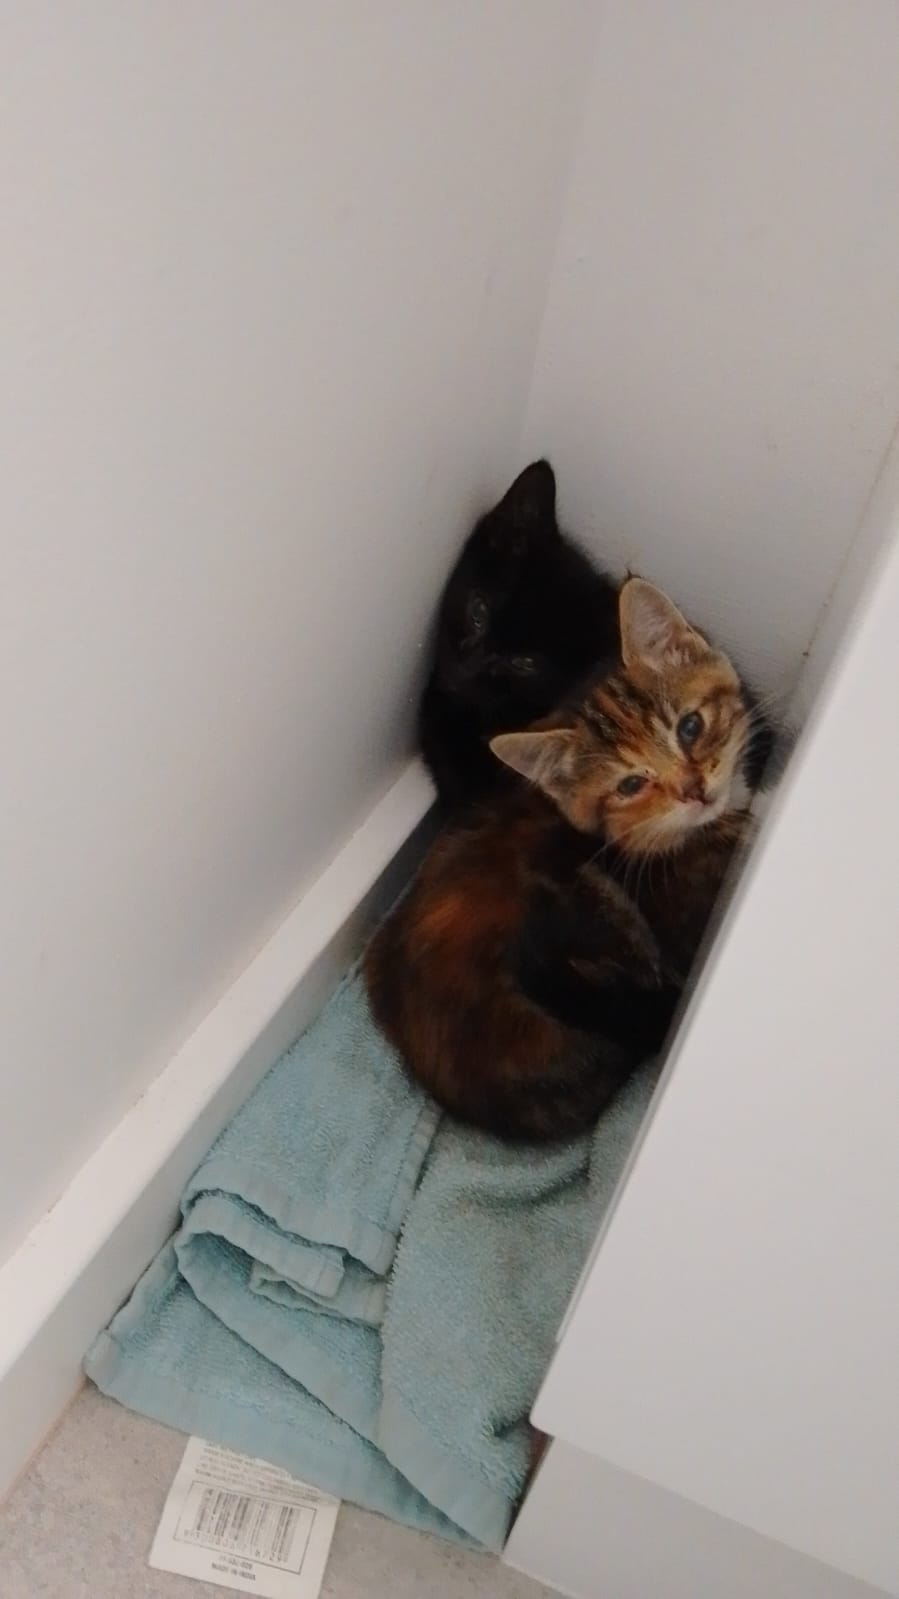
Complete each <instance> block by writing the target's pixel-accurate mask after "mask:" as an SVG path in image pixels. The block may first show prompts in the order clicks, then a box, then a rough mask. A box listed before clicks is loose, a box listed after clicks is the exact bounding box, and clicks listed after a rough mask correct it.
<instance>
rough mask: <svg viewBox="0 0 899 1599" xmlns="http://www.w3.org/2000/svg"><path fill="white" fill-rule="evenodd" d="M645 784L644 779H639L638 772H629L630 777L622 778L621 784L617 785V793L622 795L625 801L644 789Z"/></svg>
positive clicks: (645, 780)
mask: <svg viewBox="0 0 899 1599" xmlns="http://www.w3.org/2000/svg"><path fill="white" fill-rule="evenodd" d="M646 783H647V779H646V778H645V777H641V775H640V773H639V772H631V775H630V777H623V778H622V779H621V782H620V783H619V784H618V792H619V794H623V795H624V797H625V799H629V798H630V796H631V795H632V794H639V792H640V790H641V788H645V787H646Z"/></svg>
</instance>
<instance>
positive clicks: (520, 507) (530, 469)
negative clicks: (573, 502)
mask: <svg viewBox="0 0 899 1599" xmlns="http://www.w3.org/2000/svg"><path fill="white" fill-rule="evenodd" d="M497 510H498V511H501V512H502V514H503V517H504V518H507V519H508V520H509V521H510V522H512V523H513V524H514V525H515V526H516V527H532V526H533V527H537V526H541V527H542V526H546V525H547V524H548V525H549V526H551V527H555V523H556V474H555V472H554V471H553V469H552V467H551V466H550V464H549V462H548V461H532V462H531V464H530V466H526V467H525V469H524V471H523V472H520V473H519V474H518V477H517V478H516V479H515V482H514V483H513V484H512V487H511V488H510V489H508V490H507V491H506V493H505V494H504V495H503V498H502V499H501V500H500V502H499V505H498V506H497Z"/></svg>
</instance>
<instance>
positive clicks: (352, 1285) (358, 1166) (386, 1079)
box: [178, 970, 438, 1326]
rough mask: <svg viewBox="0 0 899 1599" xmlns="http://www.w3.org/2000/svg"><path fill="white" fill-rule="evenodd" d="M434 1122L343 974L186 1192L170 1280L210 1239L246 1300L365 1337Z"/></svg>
mask: <svg viewBox="0 0 899 1599" xmlns="http://www.w3.org/2000/svg"><path fill="white" fill-rule="evenodd" d="M437 1119H438V1112H437V1110H436V1107H435V1106H434V1104H433V1102H432V1101H431V1100H429V1099H428V1098H427V1097H426V1095H425V1094H424V1093H423V1092H422V1091H421V1089H419V1088H418V1087H416V1086H415V1085H414V1084H413V1083H411V1082H410V1081H409V1079H408V1078H407V1077H406V1076H405V1074H404V1073H403V1072H402V1071H400V1070H398V1068H397V1063H396V1058H395V1056H394V1054H393V1052H392V1050H391V1049H390V1048H389V1047H388V1045H387V1044H386V1042H385V1040H384V1038H383V1037H382V1035H381V1033H380V1032H379V1031H378V1029H377V1027H376V1026H375V1023H374V1021H373V1020H372V1016H371V1012H370V1011H369V1008H368V1003H367V999H366V996H365V989H364V982H363V978H362V976H361V973H360V972H359V971H358V970H354V971H353V972H351V973H350V974H349V976H348V977H347V978H345V980H344V982H343V983H342V984H341V986H340V987H339V988H338V990H337V992H336V993H335V994H334V996H333V997H332V999H331V1000H330V1002H329V1003H328V1005H326V1006H325V1009H324V1010H323V1011H322V1013H321V1015H320V1016H319V1017H318V1018H317V1020H316V1021H315V1022H313V1023H312V1025H311V1027H309V1028H308V1029H307V1031H306V1032H305V1033H304V1034H303V1035H302V1037H301V1038H300V1039H298V1041H297V1042H296V1043H295V1044H294V1045H293V1046H292V1047H291V1048H290V1049H288V1050H287V1051H286V1052H285V1053H284V1055H282V1057H281V1059H280V1060H279V1061H278V1062H277V1063H276V1065H274V1066H273V1067H272V1069H271V1071H270V1072H269V1073H268V1074H267V1076H266V1077H265V1078H264V1079H263V1081H262V1082H261V1083H260V1085H259V1087H258V1088H257V1090H256V1092H255V1093H254V1094H252V1095H251V1096H250V1098H249V1099H248V1101H247V1103H246V1104H245V1105H244V1107H243V1109H242V1110H240V1111H239V1112H238V1114H237V1115H236V1116H235V1118H234V1120H233V1122H231V1124H230V1126H228V1127H226V1129H225V1131H224V1132H223V1133H222V1134H221V1136H220V1138H219V1139H218V1140H217V1142H216V1143H215V1144H214V1145H213V1147H212V1149H211V1150H210V1151H209V1154H208V1155H207V1156H206V1158H205V1160H204V1161H203V1163H202V1165H201V1166H200V1167H199V1169H198V1170H197V1172H196V1173H195V1175H194V1176H193V1177H192V1178H191V1181H190V1182H189V1183H188V1185H187V1189H186V1191H185V1194H184V1198H183V1200H182V1213H183V1215H184V1218H185V1224H184V1227H183V1228H182V1231H181V1234H180V1235H179V1246H178V1247H179V1259H180V1261H181V1265H182V1270H184V1266H185V1261H186V1260H187V1259H189V1257H190V1251H191V1246H192V1242H193V1240H194V1239H195V1238H200V1239H203V1238H210V1237H212V1238H221V1239H223V1240H224V1241H225V1242H227V1243H230V1244H232V1245H234V1247H235V1248H237V1249H239V1250H241V1251H242V1252H243V1253H244V1254H245V1255H247V1256H248V1257H249V1259H250V1261H251V1262H252V1266H251V1270H250V1283H249V1286H250V1287H251V1289H252V1290H253V1292H254V1293H255V1294H258V1295H260V1296H262V1297H264V1298H268V1299H271V1300H273V1301H274V1302H275V1303H276V1304H280V1305H286V1306H291V1307H298V1308H304V1309H309V1308H310V1307H311V1308H314V1309H317V1310H321V1311H327V1312H329V1313H330V1314H331V1315H335V1316H340V1317H345V1318H349V1319H350V1320H353V1321H362V1322H366V1323H368V1324H370V1325H372V1326H376V1325H377V1324H378V1323H379V1322H380V1320H381V1317H382V1315H383V1311H384V1295H385V1290H386V1275H387V1273H388V1272H389V1270H390V1267H391V1265H392V1264H393V1257H394V1254H395V1251H396V1245H397V1239H398V1237H399V1231H400V1227H401V1226H402V1223H403V1220H404V1218H405V1215H406V1211H407V1210H408V1208H409V1201H410V1199H411V1198H412V1194H413V1191H414V1189H415V1185H416V1183H417V1181H418V1177H419V1173H420V1171H421V1165H422V1161H423V1160H424V1157H425V1155H426V1154H427V1151H428V1148H429V1146H430V1143H431V1139H432V1138H433V1136H434V1129H435V1127H436V1125H437ZM185 1275H187V1273H185Z"/></svg>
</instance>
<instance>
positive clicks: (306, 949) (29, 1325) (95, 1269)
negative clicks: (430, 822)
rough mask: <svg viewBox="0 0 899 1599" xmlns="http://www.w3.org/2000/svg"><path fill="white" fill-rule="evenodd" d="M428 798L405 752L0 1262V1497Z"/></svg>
mask: <svg viewBox="0 0 899 1599" xmlns="http://www.w3.org/2000/svg"><path fill="white" fill-rule="evenodd" d="M433 799H434V790H433V786H432V784H431V781H430V778H429V777H428V775H427V773H426V771H425V769H424V767H423V765H422V763H421V762H420V761H419V760H417V759H416V760H413V761H411V762H410V763H409V765H408V766H407V767H406V768H405V770H404V771H403V772H402V774H401V776H400V777H399V778H398V780H397V781H396V782H395V783H394V785H393V787H392V788H391V789H390V790H389V791H388V793H387V794H386V795H385V796H384V798H383V799H382V800H380V802H379V803H378V804H377V805H376V806H375V807H374V809H373V810H372V811H371V813H370V814H369V816H368V817H367V818H366V820H365V822H364V823H363V824H362V826H361V827H360V828H359V829H358V830H357V831H356V832H355V833H353V835H352V836H351V838H350V839H349V840H348V841H347V843H346V844H345V845H344V846H343V848H342V849H341V850H340V852H339V854H338V855H337V856H336V857H335V858H334V860H333V861H331V863H330V865H328V866H327V868H326V869H325V871H324V872H323V873H322V875H321V876H320V877H319V878H318V879H317V880H316V881H315V883H314V884H313V885H312V887H311V888H310V889H309V890H308V892H307V893H306V894H304V895H303V898H302V899H301V900H300V901H299V903H298V904H297V905H296V907H295V908H294V910H293V911H292V912H291V913H290V915H289V916H288V917H287V919H286V920H285V921H284V922H283V923H282V925H281V926H280V927H279V929H278V931H277V932H276V933H275V934H274V935H273V937H272V938H270V939H269V941H268V943H267V944H266V945H265V946H264V948H263V949H262V950H261V951H260V953H259V954H258V955H257V956H256V957H255V958H254V959H253V960H252V961H251V962H250V964H249V965H248V966H247V967H246V968H245V969H244V971H243V972H242V973H241V975H240V976H239V977H238V978H237V980H236V982H234V983H233V984H232V985H231V987H230V988H229V989H228V991H227V992H226V993H225V995H224V996H223V998H222V999H221V1000H220V1001H219V1002H218V1004H217V1005H216V1006H215V1007H214V1008H213V1010H212V1011H210V1013H209V1015H208V1016H206V1018H205V1019H204V1020H203V1021H202V1022H201V1024H200V1026H199V1027H198V1028H197V1029H196V1031H195V1032H194V1033H193V1034H192V1035H191V1036H190V1038H189V1039H188V1040H187V1042H186V1043H185V1044H184V1045H183V1047H182V1048H181V1049H180V1050H179V1051H178V1052H177V1054H176V1055H175V1056H174V1057H173V1059H172V1060H171V1061H170V1062H169V1064H168V1065H167V1066H166V1067H165V1069H164V1070H163V1071H162V1072H161V1074H160V1076H159V1077H157V1078H156V1080H155V1081H154V1082H153V1084H152V1085H151V1086H150V1088H148V1089H147V1091H146V1092H145V1093H144V1094H143V1095H142V1096H141V1098H140V1099H139V1100H138V1101H137V1103H136V1104H135V1105H133V1106H132V1107H131V1109H130V1110H129V1111H128V1112H127V1113H126V1115H125V1116H123V1117H122V1120H121V1121H120V1122H119V1124H118V1125H117V1126H116V1127H115V1128H114V1129H113V1131H112V1132H111V1133H110V1134H109V1135H108V1137H106V1138H105V1139H104V1141H103V1142H102V1143H101V1144H100V1146H99V1147H98V1149H96V1150H95V1152H94V1154H93V1155H92V1156H91V1157H90V1158H89V1159H88V1160H87V1161H86V1163H85V1164H84V1166H83V1167H82V1168H81V1170H80V1171H79V1172H78V1174H77V1175H76V1176H75V1178H74V1179H73V1180H72V1182H71V1183H70V1184H69V1186H68V1187H67V1188H66V1190H65V1192H64V1193H63V1194H62V1196H61V1198H60V1199H59V1200H58V1201H57V1203H56V1204H55V1205H54V1206H53V1207H52V1209H51V1210H50V1211H48V1213H47V1214H46V1215H45V1216H44V1217H43V1218H42V1219H41V1221H40V1222H38V1223H37V1225H36V1226H35V1227H34V1228H33V1229H32V1231H31V1232H30V1233H29V1234H28V1236H27V1237H26V1238H25V1240H24V1242H23V1243H22V1244H21V1245H20V1247H19V1248H18V1249H17V1251H16V1252H15V1254H14V1255H12V1256H11V1257H10V1259H9V1260H8V1261H6V1262H5V1264H4V1265H3V1266H2V1267H0V1305H2V1306H3V1316H2V1320H0V1494H3V1493H5V1492H6V1491H7V1490H8V1489H9V1488H10V1486H11V1485H12V1483H13V1482H14V1481H15V1479H16V1478H17V1476H18V1475H19V1473H20V1472H21V1471H22V1470H23V1469H24V1468H25V1467H26V1466H27V1464H28V1462H29V1461H30V1460H31V1458H32V1456H33V1455H34V1453H35V1451H36V1450H37V1449H38V1448H39V1447H40V1445H41V1444H42V1442H43V1441H44V1439H45V1438H46V1436H47V1434H48V1432H49V1431H50V1430H51V1429H52V1428H53V1427H54V1426H55V1424H56V1422H57V1421H58V1419H59V1417H60V1416H61V1414H62V1412H63V1411H64V1410H65V1408H66V1406H67V1405H68V1404H69V1402H70V1400H71V1399H72V1398H73V1396H74V1394H75V1393H76V1392H77V1390H78V1387H79V1386H80V1383H81V1362H82V1359H83V1356H84V1353H85V1351H86V1350H87V1348H88V1346H89V1345H90V1343H91V1342H92V1340H93V1338H94V1337H95V1336H96V1334H97V1333H98V1332H99V1331H100V1329H101V1328H102V1327H104V1326H105V1325H106V1324H107V1322H108V1321H109V1319H110V1317H111V1316H112V1315H113V1313H114V1312H115V1311H116V1309H117V1308H118V1307H119V1305H120V1304H122V1302H123V1301H124V1300H125V1299H126V1298H127V1296H128V1294H129V1293H130V1291H131V1289H132V1288H133V1286H134V1283H135V1282H136V1280H137V1278H138V1277H139V1276H140V1274H141V1272H142V1271H143V1270H144V1268H145V1267H146V1266H147V1265H148V1264H149V1262H150V1261H151V1260H152V1258H153V1256H154V1255H155V1254H156V1252H157V1250H158V1249H159V1248H160V1247H161V1245H162V1244H163V1243H164V1242H165V1240H166V1238H167V1237H168V1236H169V1235H170V1233H171V1232H172V1231H173V1229H174V1227H175V1225H176V1222H177V1216H178V1203H179V1200H180V1197H181V1193H182V1190H183V1188H184V1185H185V1182H186V1181H187V1178H188V1177H189V1176H190V1174H191V1172H192V1171H193V1170H194V1168H195V1167H196V1166H197V1164H198V1162H199V1161H200V1159H201V1158H202V1156H203V1155H204V1154H205V1152H206V1150H207V1149H208V1147H209V1145H210V1144H211V1143H212V1141H213V1139H214V1138H215V1137H216V1136H217V1135H218V1133H219V1132H220V1131H221V1130H222V1128H223V1127H224V1126H225V1125H226V1123H227V1122H228V1121H229V1120H230V1119H231V1117H232V1116H233V1115H234V1113H235V1111H236V1110H237V1109H238V1107H239V1106H240V1105H241V1104H242V1103H243V1101H244V1099H245V1098H246V1097H247V1095H248V1094H249V1093H250V1092H251V1091H252V1089H253V1088H254V1087H255V1086H256V1084H257V1083H258V1082H259V1081H260V1079H261V1078H262V1077H263V1076H264V1074H265V1073H266V1071H268V1069H269V1067H270V1066H272V1065H273V1064H274V1062H275V1061H276V1060H277V1058H278V1056H279V1055H280V1054H281V1053H282V1051H283V1050H284V1049H286V1048H287V1046H288V1045H289V1044H290V1043H292V1042H293V1040H294V1039H295V1038H296V1037H297V1035H298V1034H299V1033H300V1032H301V1031H302V1029H303V1028H304V1027H305V1026H306V1025H307V1024H308V1023H309V1022H310V1021H311V1020H312V1019H313V1017H314V1016H315V1015H316V1014H317V1013H318V1011H319V1010H320V1009H321V1007H322V1005H323V1004H324V1002H325V1000H326V999H327V998H328V996H329V995H330V993H331V992H332V990H333V989H334V988H335V986H336V985H337V983H338V982H339V980H340V978H341V977H342V976H343V974H344V972H345V971H346V969H347V967H348V966H349V965H350V964H351V962H352V961H353V960H354V959H355V957H356V955H357V954H358V953H359V951H360V949H361V947H362V945H363V943H364V941H365V938H366V936H367V933H368V932H369V930H370V929H371V927H372V926H373V924H374V922H375V921H376V920H377V919H378V917H379V915H381V914H382V913H383V911H384V910H385V909H386V908H387V906H388V904H389V903H390V901H391V899H392V898H393V897H394V896H395V895H396V893H397V892H398V891H399V889H400V887H401V886H402V883H403V881H404V880H405V878H406V877H407V876H408V874H409V871H410V870H411V867H412V865H413V863H414V861H415V858H416V855H417V853H418V851H419V850H420V848H421V847H422V844H423V841H424V834H425V833H426V818H427V816H428V813H429V811H430V810H431V806H432V804H433Z"/></svg>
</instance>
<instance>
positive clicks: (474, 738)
mask: <svg viewBox="0 0 899 1599" xmlns="http://www.w3.org/2000/svg"><path fill="white" fill-rule="evenodd" d="M617 653H618V589H617V585H616V584H613V583H612V582H611V580H610V579H609V578H608V577H607V576H606V575H605V573H603V572H600V571H597V570H596V568H595V567H594V566H593V565H592V564H591V563H590V561H588V559H587V557H586V555H584V554H583V553H582V552H581V551H580V550H579V549H577V547H576V546H575V545H574V544H572V543H571V541H570V540H569V539H567V538H565V536H564V535H563V534H562V533H561V532H560V531H559V525H558V522H557V521H556V479H555V475H554V473H553V469H552V467H551V466H550V464H549V462H548V461H534V462H532V463H531V465H530V466H528V467H526V468H525V470H524V471H523V472H522V473H521V474H520V476H519V477H517V478H516V479H515V482H514V483H513V484H512V487H511V488H510V489H509V490H508V492H507V493H506V494H505V495H504V497H503V498H502V499H501V500H500V502H499V504H498V505H495V506H494V507H493V510H492V511H488V513H487V514H486V516H483V517H482V518H481V520H480V521H479V522H478V524H477V526H476V527H475V529H474V532H473V533H471V534H470V536H469V538H468V540H467V541H466V543H465V546H464V548H463V550H462V553H461V555H460V556H459V559H458V561H457V563H456V565H455V567H454V568H453V571H452V572H451V574H450V577H449V580H448V582H447V585H446V589H445V590H444V594H443V598H442V601H441V605H440V614H439V619H438V626H437V644H436V654H435V660H434V665H433V669H432V671H431V675H430V677H429V679H428V683H427V686H426V688H425V692H424V696H423V699H422V703H421V708H420V712H419V736H420V742H421V748H422V753H423V755H424V758H425V760H426V762H427V764H428V766H429V767H430V770H431V772H432V774H433V777H434V781H435V783H436V785H437V789H438V793H439V795H440V798H441V799H442V800H443V801H444V802H446V803H448V804H449V805H450V806H453V805H457V804H459V803H460V802H462V801H465V800H468V799H470V798H472V797H473V796H475V795H480V794H484V793H487V792H488V791H491V790H493V791H495V790H496V789H498V788H500V787H502V786H508V785H504V783H503V777H504V772H505V776H506V778H508V772H507V771H505V769H504V768H503V766H502V765H501V764H500V763H499V762H498V761H497V760H496V759H495V758H494V757H493V756H492V755H491V753H490V749H489V740H490V738H492V736H493V735H494V734H495V733H502V732H506V731H508V730H510V729H515V728H522V727H527V726H528V725H529V723H531V722H533V721H535V720H536V718H537V717H539V716H545V715H546V714H547V712H549V711H551V710H552V708H553V706H555V705H557V704H558V703H559V701H560V699H561V698H562V696H563V695H564V694H566V693H567V692H568V690H569V689H570V688H571V686H572V684H573V683H574V682H576V681H577V679H578V678H580V677H582V676H583V675H584V673H586V672H587V671H589V670H591V669H592V668H593V667H594V666H595V664H596V662H597V661H598V660H600V659H603V658H604V657H606V656H612V655H616V654H617Z"/></svg>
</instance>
